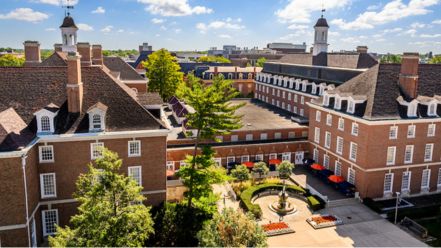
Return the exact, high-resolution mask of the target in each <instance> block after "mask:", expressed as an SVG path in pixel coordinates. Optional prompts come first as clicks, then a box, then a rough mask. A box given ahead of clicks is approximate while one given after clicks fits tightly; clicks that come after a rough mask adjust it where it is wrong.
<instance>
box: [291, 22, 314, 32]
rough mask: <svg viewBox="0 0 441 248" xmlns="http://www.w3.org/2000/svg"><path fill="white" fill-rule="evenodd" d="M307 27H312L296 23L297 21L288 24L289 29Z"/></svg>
mask: <svg viewBox="0 0 441 248" xmlns="http://www.w3.org/2000/svg"><path fill="white" fill-rule="evenodd" d="M307 28H310V27H309V26H307V25H301V24H295V23H294V24H291V25H289V26H288V29H293V30H296V29H307Z"/></svg>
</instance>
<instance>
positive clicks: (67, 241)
mask: <svg viewBox="0 0 441 248" xmlns="http://www.w3.org/2000/svg"><path fill="white" fill-rule="evenodd" d="M121 165H122V160H121V159H119V158H118V155H117V154H116V153H113V152H110V151H109V150H106V149H104V150H103V157H102V158H99V159H97V160H95V164H94V165H93V164H89V165H88V168H89V172H88V173H86V174H82V175H80V176H79V178H78V180H77V183H76V186H77V192H76V193H75V194H74V197H75V199H76V200H77V201H78V202H79V203H80V206H79V207H78V214H77V215H74V216H72V217H71V220H70V224H71V225H70V226H71V228H70V227H65V228H62V227H57V235H56V236H54V237H50V238H49V244H50V246H57V247H59V246H62V247H66V246H82V247H84V246H87V247H90V246H110V247H116V246H142V245H143V244H144V242H145V240H147V238H148V237H149V235H151V234H152V233H153V228H152V225H153V222H152V219H151V217H150V212H149V211H150V208H149V207H146V206H145V205H143V204H142V201H143V200H145V197H144V196H142V195H141V190H142V187H141V186H138V185H137V183H136V181H134V180H133V179H131V178H130V177H126V176H124V175H122V174H119V171H120V168H121Z"/></svg>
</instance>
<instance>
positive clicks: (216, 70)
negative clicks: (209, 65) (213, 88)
mask: <svg viewBox="0 0 441 248" xmlns="http://www.w3.org/2000/svg"><path fill="white" fill-rule="evenodd" d="M217 72H218V68H217V66H215V67H214V75H217Z"/></svg>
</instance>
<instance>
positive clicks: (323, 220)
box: [306, 214, 343, 229]
mask: <svg viewBox="0 0 441 248" xmlns="http://www.w3.org/2000/svg"><path fill="white" fill-rule="evenodd" d="M306 222H308V223H309V224H310V225H311V226H312V227H313V228H314V229H320V228H325V227H331V226H337V225H341V224H343V221H342V220H341V219H340V218H338V217H337V216H335V215H330V214H323V215H320V214H316V215H313V216H311V217H309V218H308V219H306Z"/></svg>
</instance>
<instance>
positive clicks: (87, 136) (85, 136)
mask: <svg viewBox="0 0 441 248" xmlns="http://www.w3.org/2000/svg"><path fill="white" fill-rule="evenodd" d="M168 133H170V130H169V129H160V130H140V131H121V132H100V133H79V134H58V135H42V136H39V138H40V140H39V142H66V141H83V140H97V139H100V140H101V139H119V138H143V137H159V136H167V135H168Z"/></svg>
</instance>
